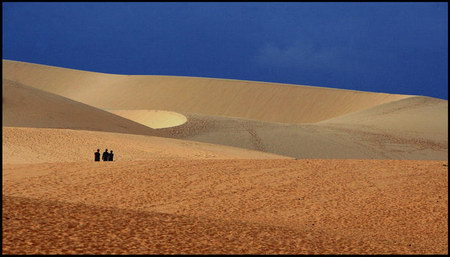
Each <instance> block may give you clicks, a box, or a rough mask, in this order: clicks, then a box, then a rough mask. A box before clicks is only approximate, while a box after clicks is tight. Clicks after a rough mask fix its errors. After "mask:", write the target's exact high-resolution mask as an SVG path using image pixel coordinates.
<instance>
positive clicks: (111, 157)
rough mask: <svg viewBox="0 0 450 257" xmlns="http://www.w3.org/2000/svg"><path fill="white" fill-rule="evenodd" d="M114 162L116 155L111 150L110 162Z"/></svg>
mask: <svg viewBox="0 0 450 257" xmlns="http://www.w3.org/2000/svg"><path fill="white" fill-rule="evenodd" d="M113 160H114V154H113V151H112V150H111V152H110V153H109V159H108V161H110V162H112V161H113Z"/></svg>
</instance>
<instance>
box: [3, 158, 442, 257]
mask: <svg viewBox="0 0 450 257" xmlns="http://www.w3.org/2000/svg"><path fill="white" fill-rule="evenodd" d="M101 164H102V165H98V163H97V164H96V163H92V162H79V163H48V164H46V163H43V164H34V165H4V171H3V195H6V196H8V198H6V201H5V202H4V207H3V208H4V212H3V220H4V221H5V219H6V218H9V220H6V221H7V222H4V223H3V224H4V231H5V230H6V231H7V233H6V236H5V233H4V243H3V244H4V246H6V249H5V248H4V251H9V252H10V253H19V252H21V253H32V252H34V253H38V252H39V253H69V252H72V253H74V252H77V253H105V252H106V251H109V252H112V253H137V254H138V253H139V254H144V253H262V254H264V253H291V254H301V253H316V254H325V253H349V254H363V253H367V254H433V253H436V254H446V253H448V216H447V214H448V185H447V180H448V167H447V166H446V165H448V162H444V161H394V160H392V161H386V160H153V161H134V162H117V163H105V164H103V163H101ZM444 165H445V166H444ZM30 173H32V174H35V175H34V176H31V177H30V176H27V174H30ZM17 208H23V212H22V211H18V209H17ZM29 213H33V215H28V214H29ZM13 231H14V232H13ZM65 235H67V236H65ZM18 239H21V240H20V241H17V240H18ZM14 242H16V243H14ZM48 242H54V243H52V244H49V243H48ZM69 242H70V243H69ZM97 247H98V248H97ZM222 247H224V248H222Z"/></svg>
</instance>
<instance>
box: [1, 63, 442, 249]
mask: <svg viewBox="0 0 450 257" xmlns="http://www.w3.org/2000/svg"><path fill="white" fill-rule="evenodd" d="M3 77H4V80H3V117H2V119H3V128H2V132H3V137H2V140H3V141H2V146H3V149H2V157H3V163H2V164H3V165H2V166H3V172H2V178H3V181H2V185H3V189H2V200H3V205H2V206H3V213H2V221H3V226H2V232H3V233H2V234H3V242H2V253H3V254H105V253H106V254H108V253H109V254H255V253H256V254H282V253H285V254H448V183H447V181H448V162H447V161H446V160H448V132H447V129H448V101H445V100H440V99H436V98H430V97H423V96H407V95H395V94H382V93H371V92H359V91H351V90H339V89H330V88H320V87H311V86H296V85H287V84H277V83H264V82H251V81H239V80H225V79H212V78H193V77H175V76H147V75H139V76H138V75H130V76H129V75H114V74H104V73H96V72H88V71H79V70H73V69H65V68H58V67H51V66H45V65H38V64H31V63H24V62H16V61H6V60H3ZM97 148H100V149H101V151H103V150H104V149H105V148H108V149H110V150H111V149H112V150H114V152H115V161H114V162H100V163H94V162H93V153H94V151H95V150H96V149H97ZM255 150H256V151H255ZM292 157H295V158H301V159H302V160H294V159H293V158H292ZM257 159H258V160H257ZM343 159H347V160H343ZM368 159H384V160H368ZM386 159H391V160H386ZM392 159H395V160H392Z"/></svg>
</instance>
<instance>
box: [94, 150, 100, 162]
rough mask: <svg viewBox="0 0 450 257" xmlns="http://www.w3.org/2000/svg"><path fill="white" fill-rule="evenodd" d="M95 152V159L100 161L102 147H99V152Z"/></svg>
mask: <svg viewBox="0 0 450 257" xmlns="http://www.w3.org/2000/svg"><path fill="white" fill-rule="evenodd" d="M94 154H95V159H94V161H96V162H99V161H100V149H97V152H95V153H94Z"/></svg>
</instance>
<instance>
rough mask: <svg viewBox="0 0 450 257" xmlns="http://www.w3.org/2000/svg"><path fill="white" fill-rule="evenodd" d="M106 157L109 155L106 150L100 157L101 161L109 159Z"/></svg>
mask: <svg viewBox="0 0 450 257" xmlns="http://www.w3.org/2000/svg"><path fill="white" fill-rule="evenodd" d="M108 155H109V153H108V149H106V150H105V151H104V152H103V155H102V160H103V161H104V162H106V161H108V159H109V157H108Z"/></svg>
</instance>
